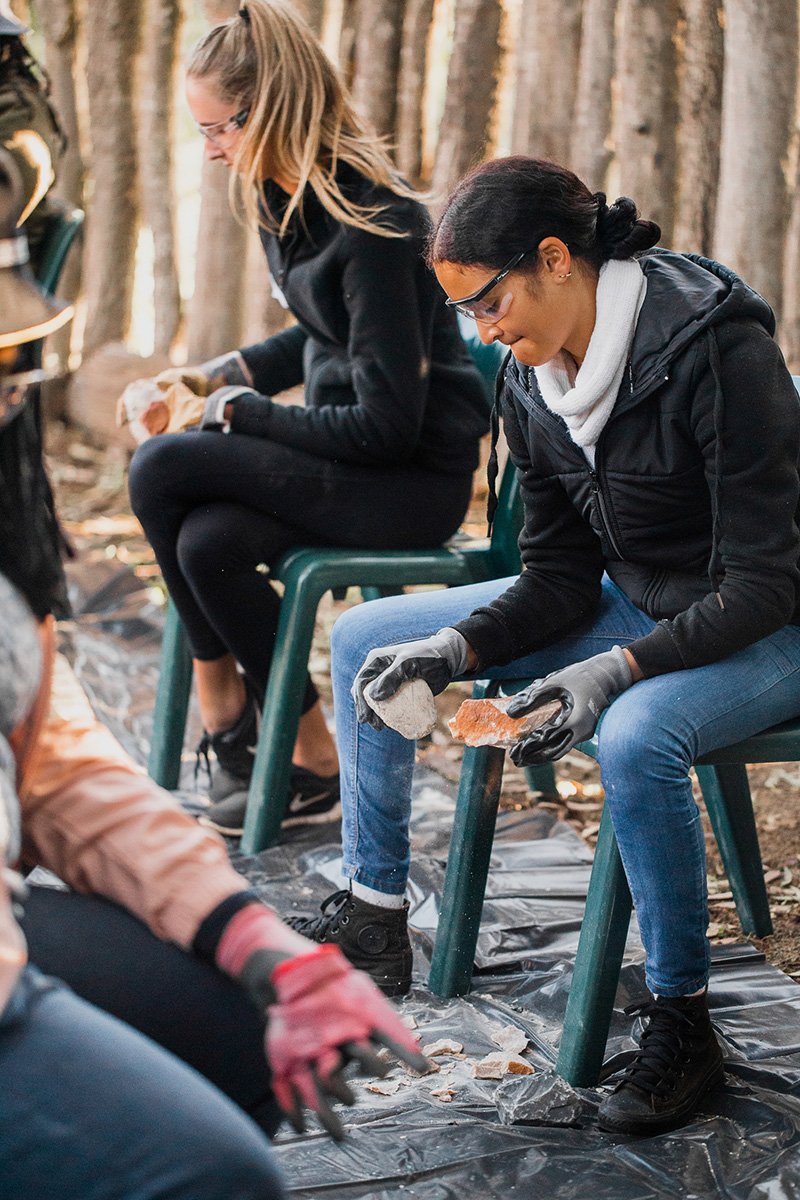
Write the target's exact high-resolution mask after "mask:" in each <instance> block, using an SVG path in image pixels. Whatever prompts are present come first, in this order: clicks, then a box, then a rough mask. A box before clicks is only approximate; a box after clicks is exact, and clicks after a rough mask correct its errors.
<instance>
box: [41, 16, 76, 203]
mask: <svg viewBox="0 0 800 1200" xmlns="http://www.w3.org/2000/svg"><path fill="white" fill-rule="evenodd" d="M36 15H37V16H38V18H39V21H40V23H41V26H42V32H43V33H44V37H45V56H44V62H45V66H46V68H47V74H48V75H49V76H50V86H51V96H52V101H53V108H54V109H55V110H56V112H57V113H58V120H59V124H60V125H61V128H62V130H63V131H64V136H65V137H66V139H67V146H66V150H65V151H64V154H63V155H62V156H61V161H60V162H59V164H58V179H57V181H56V186H55V188H54V189H53V194H54V195H55V196H57V197H58V199H59V200H63V201H64V203H65V204H69V205H77V206H78V207H82V206H83V158H82V157H81V137H80V125H79V120H78V99H77V95H76V91H75V77H76V74H77V65H76V53H77V34H78V21H77V16H76V13H75V3H74V0H39V3H38V4H37V5H36Z"/></svg>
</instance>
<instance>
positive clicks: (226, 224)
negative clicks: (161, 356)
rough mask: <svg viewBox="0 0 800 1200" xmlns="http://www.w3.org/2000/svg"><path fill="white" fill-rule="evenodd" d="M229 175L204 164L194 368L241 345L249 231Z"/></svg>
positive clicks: (192, 315)
mask: <svg viewBox="0 0 800 1200" xmlns="http://www.w3.org/2000/svg"><path fill="white" fill-rule="evenodd" d="M201 7H202V9H203V14H204V16H205V18H206V20H207V21H208V22H209V24H212V25H216V24H218V23H219V22H220V21H226V20H227V19H228V18H229V17H233V16H235V15H236V12H237V10H238V3H237V0H202V2H201ZM228 179H229V176H228V171H227V169H226V168H225V167H224V166H223V164H222V163H221V162H209V161H208V159H204V161H203V174H202V179H201V183H200V226H199V229H198V232H197V256H196V260H195V272H194V292H193V295H192V299H191V302H190V304H189V315H188V321H187V330H186V345H187V351H188V358H189V362H190V363H196V362H203V361H204V360H205V359H207V358H213V357H214V356H215V355H216V354H223V353H224V352H225V351H226V350H235V349H236V348H237V347H238V346H240V345H241V344H242V332H243V328H244V314H245V309H246V292H247V230H246V229H245V227H244V226H243V225H241V224H240V223H239V222H238V221H237V220H236V218H235V217H234V215H233V213H232V212H231V207H230V204H229V202H228Z"/></svg>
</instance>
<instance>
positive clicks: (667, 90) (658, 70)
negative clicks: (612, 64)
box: [614, 0, 678, 245]
mask: <svg viewBox="0 0 800 1200" xmlns="http://www.w3.org/2000/svg"><path fill="white" fill-rule="evenodd" d="M677 18H678V10H677V3H676V0H620V14H619V39H618V42H617V78H618V80H619V103H618V104H617V106H616V131H615V137H614V142H615V145H616V151H617V160H618V163H619V174H620V187H621V190H622V192H623V194H624V195H626V196H631V197H632V198H633V200H635V202H636V204H637V205H638V207H639V210H640V212H641V214H642V216H643V217H645V218H647V219H648V220H651V221H657V222H658V224H659V225H660V226H661V230H662V237H661V240H662V243H663V244H665V245H669V244H670V242H671V239H672V223H673V217H674V211H675V195H674V193H675V171H676V144H675V128H676V125H677V113H678V110H677V69H676V55H675V42H674V35H675V31H676V26H677Z"/></svg>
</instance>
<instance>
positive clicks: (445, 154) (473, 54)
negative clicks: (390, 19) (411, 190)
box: [432, 0, 502, 200]
mask: <svg viewBox="0 0 800 1200" xmlns="http://www.w3.org/2000/svg"><path fill="white" fill-rule="evenodd" d="M501 19H502V10H501V7H500V3H499V0H457V2H456V11H455V27H454V31H453V49H452V53H451V55H450V63H449V66H448V71H447V94H446V97H445V104H444V113H443V115H442V120H441V124H440V126H439V137H438V141H437V144H436V157H435V161H434V166H433V181H432V187H433V191H434V192H435V193H436V196H437V199H438V200H443V199H444V197H445V196H446V194H447V193H448V192H449V191H450V189H451V188H452V187H453V186H454V184H455V183H456V182H457V181H458V180H459V179H460V178H461V176H462V175H464V174H465V173H466V172H467V171H468V170H469V168H470V167H471V166H474V165H475V164H476V163H477V162H479V161H480V160H481V159H482V158H483V157H484V155H485V154H486V150H487V146H488V142H489V137H490V131H491V121H492V113H493V111H494V105H495V98H496V93H497V77H498V72H499V66H500V24H501Z"/></svg>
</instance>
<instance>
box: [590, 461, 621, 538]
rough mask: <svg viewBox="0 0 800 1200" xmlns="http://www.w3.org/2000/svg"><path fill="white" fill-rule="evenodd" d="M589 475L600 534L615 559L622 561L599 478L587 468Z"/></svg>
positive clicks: (592, 468) (591, 468)
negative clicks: (614, 555)
mask: <svg viewBox="0 0 800 1200" xmlns="http://www.w3.org/2000/svg"><path fill="white" fill-rule="evenodd" d="M589 475H590V476H591V480H592V496H593V497H594V501H595V505H596V509H597V513H598V516H599V517H600V529H601V532H602V533H604V534H605V536H606V538H607V539H608V543H609V545H610V546H611V549H612V550H613V551H614V553H615V554H616V556H617V558H618V559H620V560H622V561H624V559H625V555H624V554H623V553H622V550H621V549H620V547H619V544H618V542H617V539H616V538H615V537H614V531H613V529H612V527H611V520H610V518H609V514H608V509H607V508H606V502H605V498H604V496H603V490H602V488H601V487H600V478H599V476H598V474H597V471H595V469H594V467H589Z"/></svg>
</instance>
